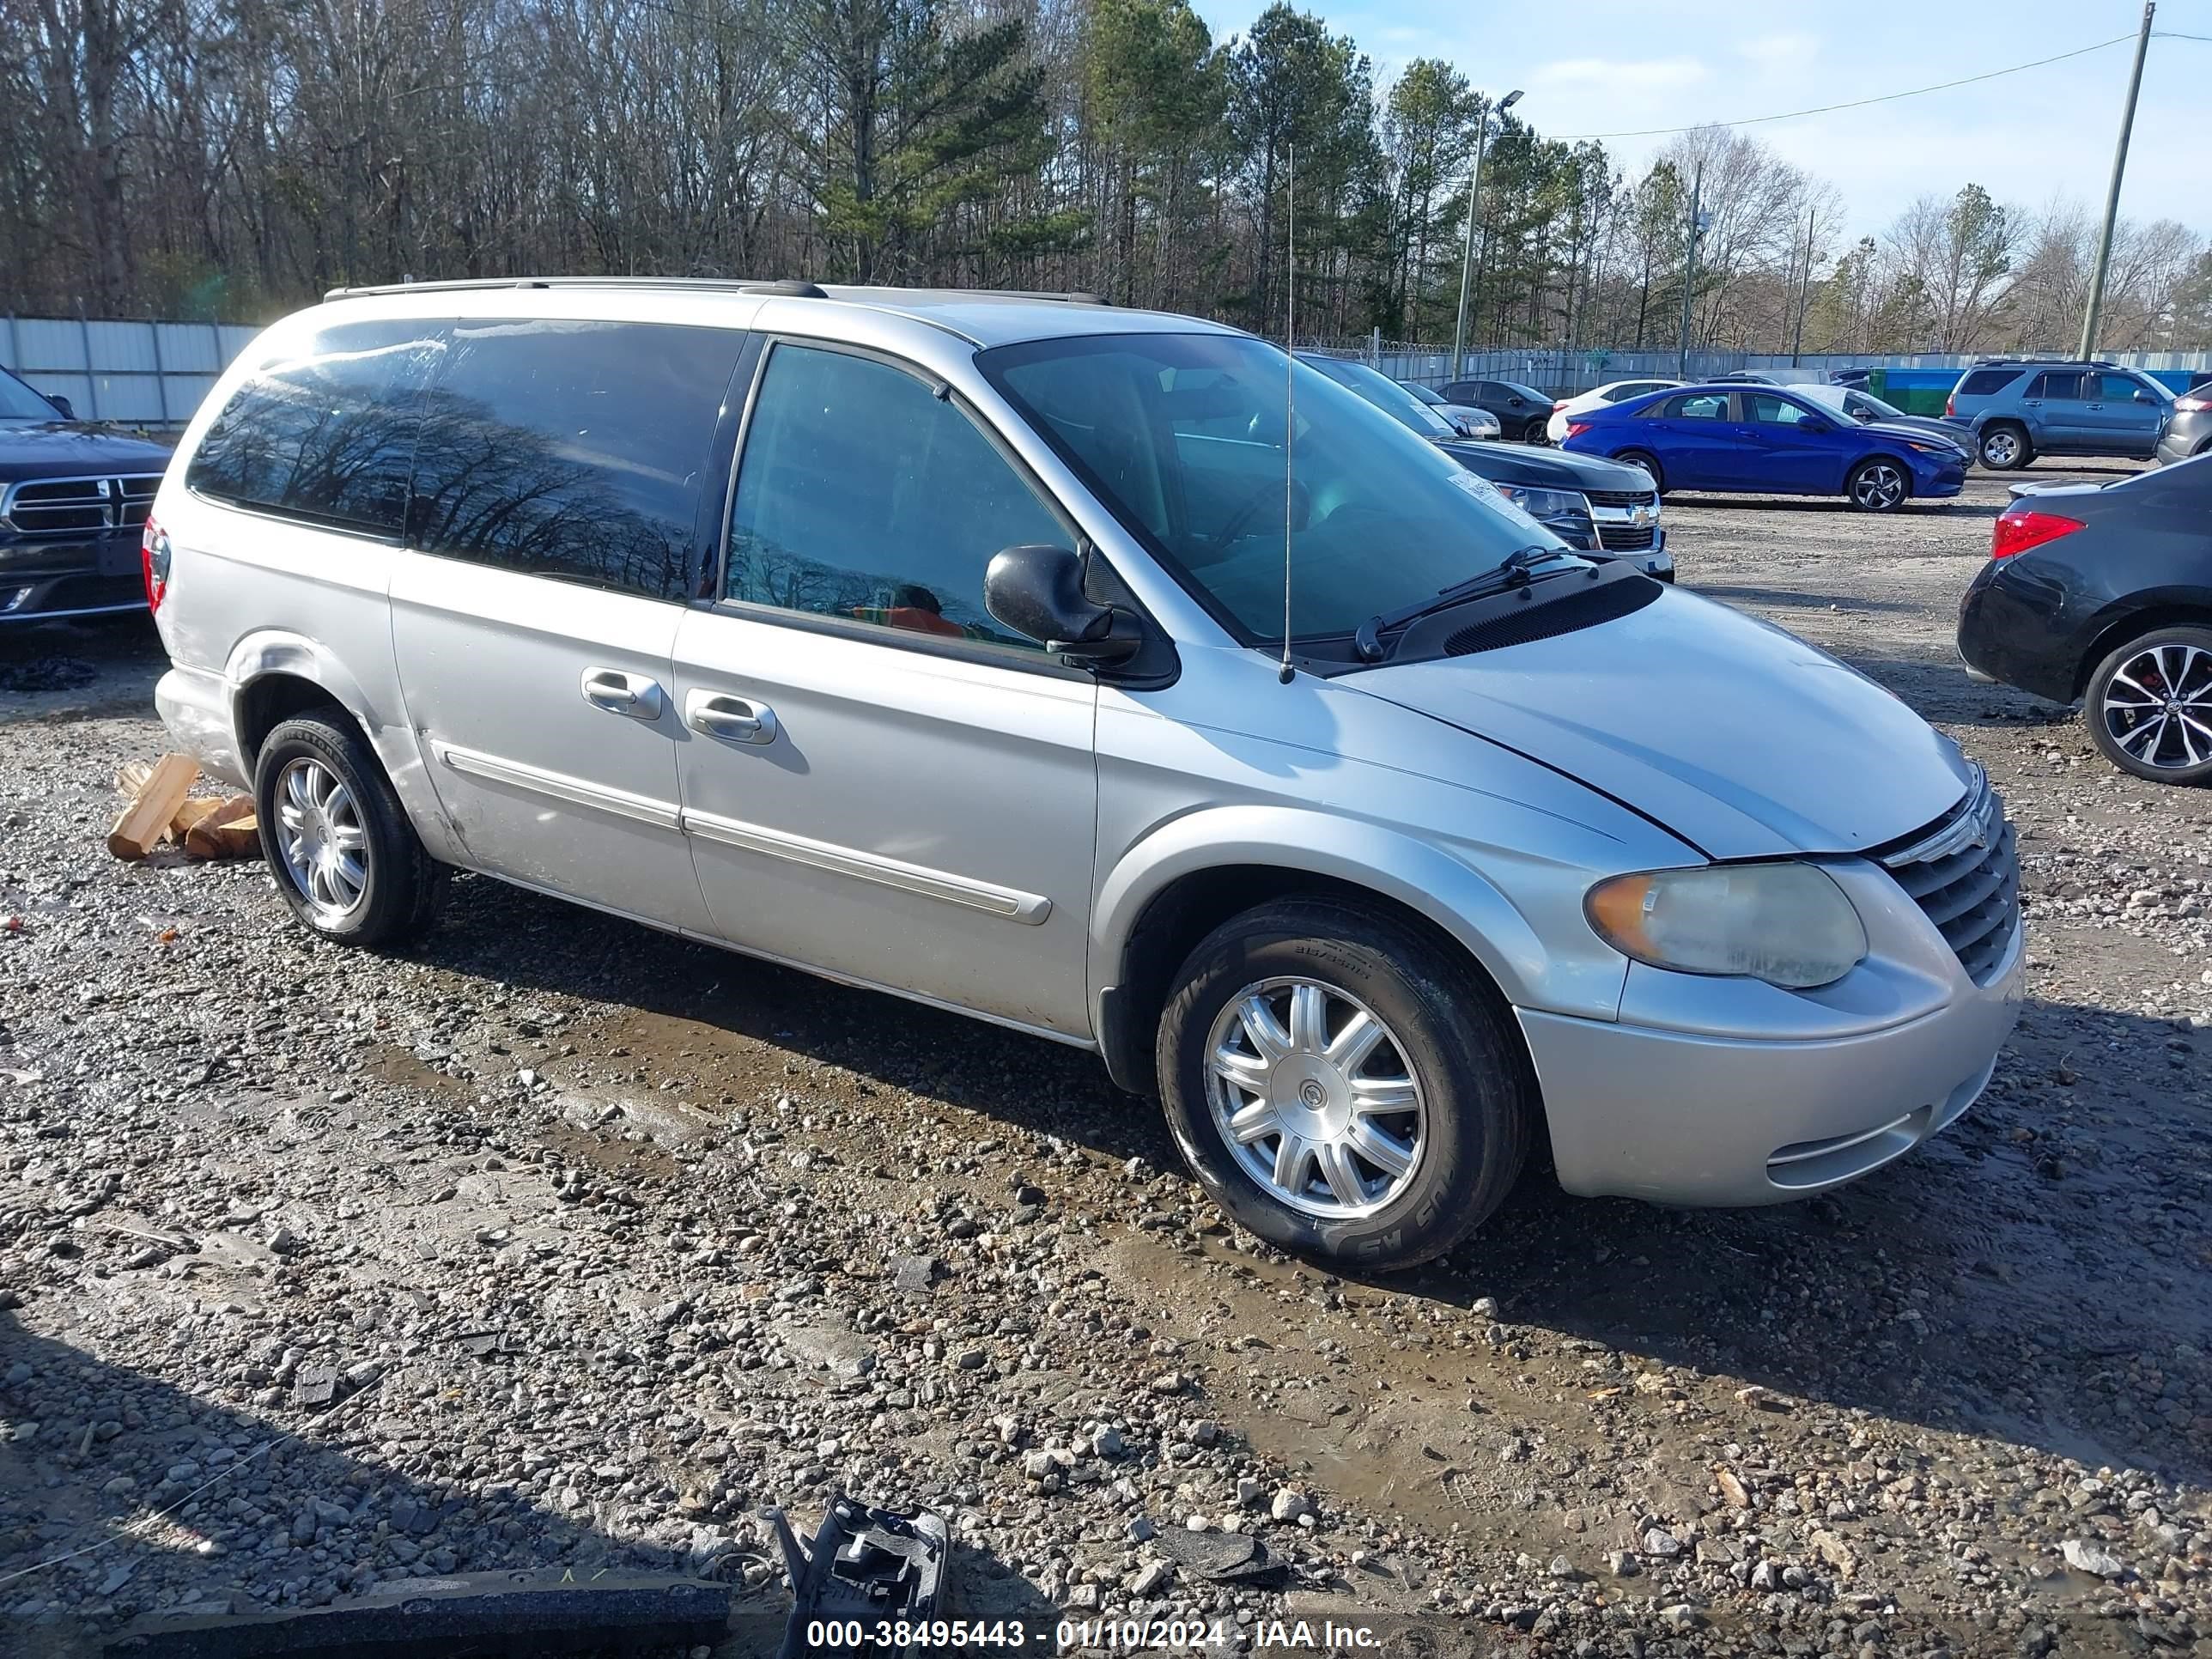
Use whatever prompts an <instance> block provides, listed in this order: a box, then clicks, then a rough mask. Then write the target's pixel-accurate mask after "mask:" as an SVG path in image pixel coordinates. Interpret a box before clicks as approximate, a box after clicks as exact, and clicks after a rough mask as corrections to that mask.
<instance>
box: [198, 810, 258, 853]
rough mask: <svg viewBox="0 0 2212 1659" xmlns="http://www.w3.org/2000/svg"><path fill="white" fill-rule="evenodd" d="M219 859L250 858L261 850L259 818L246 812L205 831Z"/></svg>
mask: <svg viewBox="0 0 2212 1659" xmlns="http://www.w3.org/2000/svg"><path fill="white" fill-rule="evenodd" d="M206 835H207V836H208V838H210V840H212V841H213V842H215V848H216V851H215V856H216V857H217V858H219V859H250V858H253V857H255V856H257V855H258V854H259V853H260V851H261V820H260V819H258V818H257V817H254V815H253V814H252V813H251V812H248V813H247V814H246V816H245V817H242V818H233V819H231V820H230V821H229V822H228V823H218V824H216V825H215V826H214V827H213V828H211V829H208V830H207V831H206Z"/></svg>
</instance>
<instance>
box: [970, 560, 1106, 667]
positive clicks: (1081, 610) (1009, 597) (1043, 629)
mask: <svg viewBox="0 0 2212 1659" xmlns="http://www.w3.org/2000/svg"><path fill="white" fill-rule="evenodd" d="M983 608H984V609H985V610H986V611H989V612H990V613H991V615H992V616H993V617H996V618H997V619H998V620H999V621H1000V622H1002V623H1005V624H1006V626H1007V627H1009V628H1011V629H1013V630H1014V632H1016V633H1017V634H1020V635H1026V636H1027V637H1028V638H1030V639H1032V640H1035V641H1037V642H1038V643H1039V644H1041V645H1042V646H1043V647H1044V648H1045V649H1046V650H1048V651H1049V652H1051V653H1053V654H1054V656H1057V657H1060V658H1061V659H1063V660H1066V661H1073V662H1086V663H1096V664H1102V665H1103V664H1107V663H1116V662H1122V661H1125V660H1127V659H1128V658H1130V657H1133V656H1134V655H1135V654H1136V652H1137V647H1139V645H1140V644H1142V643H1143V636H1142V635H1141V634H1140V632H1139V629H1138V624H1137V619H1136V617H1133V616H1132V615H1130V614H1129V612H1127V611H1123V610H1121V609H1120V608H1119V607H1117V606H1115V605H1101V604H1099V603H1098V602H1097V600H1096V599H1092V598H1091V596H1090V595H1089V594H1087V593H1085V592H1084V591H1083V561H1082V559H1081V558H1079V556H1076V555H1075V554H1073V553H1072V552H1070V551H1069V550H1067V549H1066V548H1064V547H1054V546H1051V545H1049V544H1045V543H1042V542H1031V543H1025V544H1023V545H1021V546H1019V547H1009V548H1004V549H1002V550H1000V551H999V552H997V553H994V554H993V555H992V556H991V562H990V566H989V568H987V569H986V570H985V571H984V572H983Z"/></svg>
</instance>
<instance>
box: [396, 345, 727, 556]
mask: <svg viewBox="0 0 2212 1659" xmlns="http://www.w3.org/2000/svg"><path fill="white" fill-rule="evenodd" d="M743 346H744V335H743V334H742V333H740V332H738V331H736V330H733V329H718V328H693V327H688V326H684V325H677V324H666V323H611V322H584V321H569V320H565V319H563V320H552V319H537V320H532V321H518V322H485V321H477V320H471V321H469V322H465V323H461V324H458V325H455V326H454V328H453V331H452V334H451V337H450V344H449V347H448V349H447V356H446V362H445V366H444V368H443V370H442V372H441V374H440V375H439V377H438V379H437V381H436V383H435V385H434V386H432V387H431V389H430V390H429V392H428V394H427V395H426V396H425V397H424V398H423V400H422V435H421V438H420V440H419V441H418V442H417V444H416V459H415V481H414V495H413V500H412V501H411V502H410V507H409V512H408V528H407V542H408V545H409V546H410V547H413V548H416V549H418V550H421V551H422V552H425V553H432V554H436V555H439V556H442V557H446V558H454V559H465V560H468V561H470V562H473V563H478V564H489V565H495V566H498V567H500V568H504V569H508V570H515V571H520V572H521V573H523V574H526V575H533V576H546V577H550V578H552V579H553V580H558V581H570V582H579V583H582V584H584V585H586V586H592V587H603V588H607V589H610V590H611V591H613V592H622V593H630V594H636V595H640V596H642V597H644V598H647V599H684V598H686V597H688V595H689V594H690V592H691V590H692V587H693V585H694V575H695V568H696V564H697V562H698V561H699V558H700V557H701V553H700V542H699V534H698V526H697V515H698V507H699V492H700V489H701V487H702V482H703V480H704V476H705V472H706V470H707V466H708V455H709V453H710V451H711V449H712V447H713V444H714V427H715V422H716V421H717V419H718V418H719V416H720V410H721V407H722V400H723V397H724V394H725V393H726V392H727V390H728V388H729V385H730V378H731V375H732V373H733V371H734V370H735V368H736V367H737V361H738V352H739V350H740V349H742V348H743ZM719 500H720V497H719V495H718V496H717V501H718V503H719ZM717 516H719V514H717Z"/></svg>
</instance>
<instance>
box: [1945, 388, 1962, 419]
mask: <svg viewBox="0 0 2212 1659" xmlns="http://www.w3.org/2000/svg"><path fill="white" fill-rule="evenodd" d="M1958 414H1959V394H1958V393H1957V392H1953V393H1952V394H1951V395H1950V396H1949V397H1948V398H1944V399H1943V418H1944V419H1945V420H1947V421H1949V420H1955V419H1956V418H1957V417H1958Z"/></svg>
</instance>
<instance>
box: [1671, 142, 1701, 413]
mask: <svg viewBox="0 0 2212 1659" xmlns="http://www.w3.org/2000/svg"><path fill="white" fill-rule="evenodd" d="M1704 191H1705V163H1704V162H1703V161H1699V163H1698V166H1697V170H1696V171H1695V172H1693V173H1691V175H1690V250H1689V255H1688V261H1687V263H1686V264H1685V265H1684V266H1683V269H1682V356H1681V360H1680V362H1679V363H1678V364H1677V365H1676V367H1675V371H1674V378H1675V379H1676V380H1688V379H1689V378H1690V296H1691V295H1692V294H1694V293H1696V292H1697V288H1698V238H1699V236H1701V235H1703V234H1705V215H1704V214H1703V213H1701V212H1699V210H1698V203H1699V199H1700V198H1701V197H1702V196H1703V194H1704Z"/></svg>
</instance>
